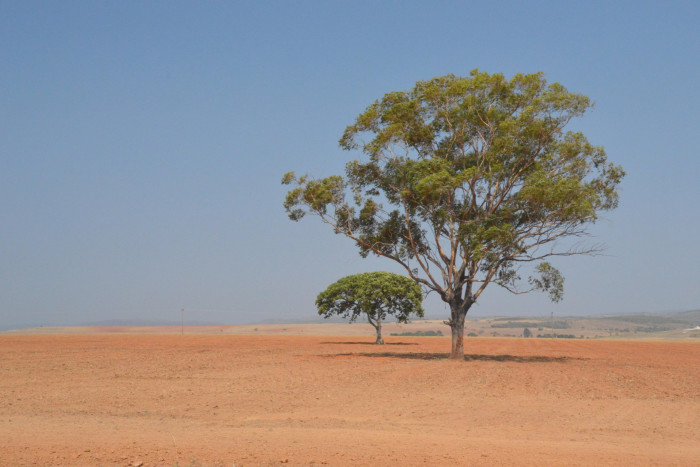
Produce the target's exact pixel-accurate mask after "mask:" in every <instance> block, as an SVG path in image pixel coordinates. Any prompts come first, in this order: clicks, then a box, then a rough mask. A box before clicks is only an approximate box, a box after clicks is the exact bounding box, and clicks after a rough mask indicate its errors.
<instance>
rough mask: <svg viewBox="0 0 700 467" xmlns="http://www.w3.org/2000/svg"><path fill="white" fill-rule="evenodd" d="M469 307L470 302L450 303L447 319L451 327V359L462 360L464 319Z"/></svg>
mask: <svg viewBox="0 0 700 467" xmlns="http://www.w3.org/2000/svg"><path fill="white" fill-rule="evenodd" d="M470 307H471V303H470V302H461V303H459V302H457V303H450V310H451V318H450V321H449V324H450V328H451V329H452V353H450V359H451V360H464V319H465V318H466V317H467V311H469V308H470Z"/></svg>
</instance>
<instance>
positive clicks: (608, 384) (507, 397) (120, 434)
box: [0, 334, 700, 466]
mask: <svg viewBox="0 0 700 467" xmlns="http://www.w3.org/2000/svg"><path fill="white" fill-rule="evenodd" d="M386 340H387V343H388V345H385V346H375V345H371V342H372V338H371V336H367V337H357V336H336V337H328V336H325V337H324V336H284V335H265V336H247V335H185V336H179V335H173V334H170V335H135V334H111V335H109V334H90V335H80V334H75V335H49V334H47V335H3V336H0V359H1V362H2V364H1V365H0V464H2V465H41V466H44V465H91V466H92V465H103V466H117V465H118V466H127V465H139V464H141V463H142V465H143V466H150V465H159V466H160V465H171V466H172V465H176V464H179V465H180V466H185V465H204V466H208V465H212V466H218V465H226V466H231V465H236V466H246V465H248V466H257V465H278V464H287V465H324V464H327V465H513V464H520V465H698V459H700V344H698V343H686V342H640V341H629V342H625V341H592V340H545V339H496V338H483V339H482V338H479V339H469V340H467V342H466V344H467V353H468V354H469V355H468V357H467V358H466V361H464V362H453V361H449V360H447V359H445V357H446V351H447V350H448V349H449V339H448V338H411V337H388V338H386Z"/></svg>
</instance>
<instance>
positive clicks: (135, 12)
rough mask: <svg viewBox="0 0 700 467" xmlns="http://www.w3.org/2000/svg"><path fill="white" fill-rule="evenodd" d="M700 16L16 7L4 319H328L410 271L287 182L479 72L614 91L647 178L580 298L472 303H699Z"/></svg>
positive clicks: (621, 128) (626, 8)
mask: <svg viewBox="0 0 700 467" xmlns="http://www.w3.org/2000/svg"><path fill="white" fill-rule="evenodd" d="M699 5H700V4H698V3H697V2H663V3H662V2H590V1H586V2H441V1H438V2H357V1H353V2H320V1H319V2H252V1H251V2H209V3H204V2H88V1H85V2H78V1H75V2H32V1H18V2H10V1H3V2H1V3H0V63H2V66H0V327H8V326H15V325H22V324H49V323H56V324H71V323H79V322H86V321H95V320H102V319H113V318H114V319H117V318H137V317H138V318H142V319H152V320H162V319H170V320H177V319H178V318H179V311H180V309H181V308H185V309H186V310H187V313H188V316H189V317H190V318H191V319H198V320H203V321H226V322H253V321H259V320H265V319H287V318H295V317H302V316H312V315H314V313H315V311H314V307H313V301H314V298H315V296H316V294H318V292H320V291H321V290H323V289H324V288H325V287H326V286H327V285H328V284H329V283H331V282H333V281H335V280H336V279H338V278H340V277H342V276H344V275H347V274H351V273H356V272H362V271H368V270H380V269H383V270H392V271H397V272H399V271H398V270H397V269H396V268H395V267H394V266H393V265H392V264H391V263H389V262H388V261H387V260H380V259H368V260H363V259H362V258H360V257H359V255H358V254H357V252H356V251H355V249H354V247H353V245H352V244H351V242H350V241H348V240H347V239H345V238H342V237H339V236H336V235H333V234H332V233H331V232H330V230H328V229H327V228H326V226H324V225H322V224H321V222H320V221H319V220H318V219H315V218H307V219H304V221H302V222H301V223H293V222H291V221H289V220H288V219H287V218H286V215H285V213H284V210H283V208H282V200H283V197H284V194H285V187H283V186H281V185H280V178H281V176H282V174H283V173H285V172H287V171H289V170H296V171H297V172H302V173H303V172H308V173H310V174H313V175H315V176H326V175H330V174H334V173H341V172H342V170H343V167H344V165H345V162H346V161H348V160H350V159H355V158H359V157H361V156H360V154H353V153H348V152H344V151H341V150H339V148H338V145H337V141H338V139H339V137H340V136H341V134H342V131H343V129H344V128H345V126H346V125H348V124H350V123H351V122H352V121H353V119H354V118H355V117H356V116H357V115H358V114H359V113H360V112H361V111H362V110H363V109H364V108H365V107H366V106H367V105H369V104H371V103H372V102H373V101H374V100H375V99H377V98H379V97H381V96H382V95H383V94H384V93H386V92H389V91H394V90H403V89H407V88H410V87H411V86H412V85H413V84H414V83H415V81H417V80H424V79H430V78H432V77H434V76H439V75H443V74H446V73H455V74H463V75H464V74H467V73H468V72H469V70H471V69H473V68H479V69H481V70H484V71H488V72H491V73H495V72H502V73H504V74H506V75H507V76H510V75H512V74H514V73H518V72H523V73H529V72H536V71H544V72H545V73H546V75H547V78H548V80H549V81H552V82H554V81H557V82H560V83H562V84H564V85H565V86H566V87H568V88H569V89H570V90H572V91H576V92H580V93H583V94H586V95H588V96H590V97H591V98H592V99H593V100H594V101H595V102H596V106H595V108H594V109H593V110H592V111H591V112H589V113H588V114H587V115H586V116H585V117H584V118H582V119H579V120H578V121H576V122H574V123H573V124H572V125H571V129H575V130H581V131H583V132H584V133H585V134H586V135H587V136H588V138H589V140H591V142H593V143H594V144H598V145H603V146H605V147H606V150H607V152H608V156H609V158H610V159H611V160H612V161H614V162H616V163H618V164H621V165H622V166H623V167H624V168H625V170H626V171H627V173H628V175H627V178H626V179H625V181H624V183H623V185H622V190H621V191H622V193H621V203H620V208H619V209H618V210H616V211H613V212H611V213H608V214H607V215H606V217H605V219H603V220H601V221H600V222H599V223H598V224H596V225H595V226H594V227H593V228H592V229H591V231H592V232H593V233H594V234H595V235H596V239H595V241H597V242H601V243H604V244H606V245H607V254H606V256H602V257H596V258H589V257H574V258H565V259H562V260H561V261H556V262H555V265H556V266H557V267H558V268H559V269H560V270H561V271H562V272H563V273H564V275H565V276H566V279H567V280H566V292H565V299H564V301H563V302H562V303H560V304H557V305H552V304H549V303H548V302H547V300H546V297H545V296H542V295H528V296H518V297H513V296H509V295H508V294H507V293H505V292H502V291H500V290H497V288H496V287H492V288H490V289H489V290H487V291H486V293H485V294H484V296H483V297H482V299H481V300H480V303H479V304H478V306H476V307H475V308H473V309H472V311H471V312H470V314H471V315H474V316H488V315H506V314H511V315H517V314H530V315H546V316H549V313H550V312H554V313H555V314H557V315H568V314H599V313H617V312H633V311H662V310H683V309H693V308H699V307H700V266H699V264H700V246H699V244H700V242H698V238H700V208H699V207H698V203H699V202H700V188H699V184H698V183H697V180H698V177H699V176H700V162H699V160H698V149H697V148H698V147H700V131H699V130H700V128H699V121H700V119H699V118H698V114H697V112H698V109H700V91H698V86H697V81H698V77H699V76H700V50H699V49H700V47H699V45H700V39H699V36H700V35H698V33H697V27H696V24H697V19H698V17H700V6H699ZM428 312H429V313H430V314H433V315H435V314H443V315H444V314H445V311H444V308H443V305H442V304H440V303H438V302H436V301H430V302H429V306H428Z"/></svg>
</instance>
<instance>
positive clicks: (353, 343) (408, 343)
mask: <svg viewBox="0 0 700 467" xmlns="http://www.w3.org/2000/svg"><path fill="white" fill-rule="evenodd" d="M321 344H343V345H377V344H375V343H374V342H338V341H335V342H321ZM381 345H418V344H417V343H416V342H385V343H384V344H381Z"/></svg>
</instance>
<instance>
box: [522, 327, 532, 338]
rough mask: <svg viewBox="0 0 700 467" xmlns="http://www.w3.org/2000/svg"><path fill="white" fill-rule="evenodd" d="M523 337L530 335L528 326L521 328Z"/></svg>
mask: <svg viewBox="0 0 700 467" xmlns="http://www.w3.org/2000/svg"><path fill="white" fill-rule="evenodd" d="M523 337H532V331H530V330H529V329H528V328H525V329H523Z"/></svg>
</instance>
